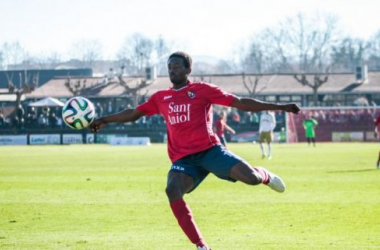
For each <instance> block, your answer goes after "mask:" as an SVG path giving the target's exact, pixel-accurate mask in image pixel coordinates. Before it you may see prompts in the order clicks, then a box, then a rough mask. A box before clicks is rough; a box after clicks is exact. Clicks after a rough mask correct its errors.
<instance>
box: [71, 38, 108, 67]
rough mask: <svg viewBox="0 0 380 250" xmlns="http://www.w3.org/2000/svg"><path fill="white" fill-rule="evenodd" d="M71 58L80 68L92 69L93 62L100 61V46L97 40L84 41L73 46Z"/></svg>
mask: <svg viewBox="0 0 380 250" xmlns="http://www.w3.org/2000/svg"><path fill="white" fill-rule="evenodd" d="M70 54H71V56H72V57H73V59H76V60H78V63H79V65H77V66H80V67H92V66H93V65H94V62H95V61H97V60H101V59H102V44H101V42H100V41H99V40H97V39H84V40H80V41H77V42H75V43H74V44H73V46H72V49H71V53H70Z"/></svg>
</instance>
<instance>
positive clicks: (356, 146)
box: [0, 143, 380, 250]
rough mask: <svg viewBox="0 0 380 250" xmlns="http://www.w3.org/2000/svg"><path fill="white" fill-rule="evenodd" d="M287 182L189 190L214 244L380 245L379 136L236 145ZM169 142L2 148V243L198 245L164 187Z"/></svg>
mask: <svg viewBox="0 0 380 250" xmlns="http://www.w3.org/2000/svg"><path fill="white" fill-rule="evenodd" d="M228 146H229V149H231V150H232V151H233V152H235V153H237V154H238V155H240V156H242V157H244V158H245V159H246V160H247V161H249V162H250V163H251V164H252V165H261V166H265V167H267V168H269V169H270V170H271V171H273V172H275V173H277V174H279V175H280V176H281V177H282V178H283V179H284V180H285V182H286V183H287V190H286V192H285V193H283V194H278V193H275V192H273V191H272V190H270V189H269V188H268V187H266V186H263V185H260V186H256V187H252V186H247V185H244V184H242V183H235V184H233V183H229V182H226V181H222V180H219V179H217V178H215V177H214V176H211V175H210V176H209V177H208V178H207V179H206V180H205V181H204V182H203V183H202V184H201V185H200V186H199V187H198V189H197V190H195V191H194V192H193V193H191V194H190V195H187V196H185V200H186V201H187V203H188V204H189V205H190V207H191V208H192V210H193V212H194V216H195V219H196V221H197V223H198V225H199V227H200V229H201V231H202V233H203V236H204V237H205V239H206V241H207V242H208V243H209V244H210V246H211V247H212V248H213V249H214V250H234V249H242V250H251V249H266V250H267V249H286V250H287V249H289V250H294V249H305V250H306V249H307V250H309V249H345V250H346V249H380V170H379V171H378V170H376V169H375V162H376V157H377V154H378V150H379V148H380V147H379V145H378V144H374V143H373V144H371V143H367V144H364V143H347V144H331V143H329V144H322V143H320V144H317V147H316V148H314V147H308V146H307V145H306V144H294V145H291V144H281V145H279V144H277V145H274V147H273V152H274V155H273V159H272V160H271V161H268V160H261V159H260V150H259V147H258V145H252V144H229V145H228ZM169 166H170V162H169V160H168V157H167V155H166V146H165V145H152V146H149V147H128V146H109V145H80V146H25V147H24V146H12V147H0V249H4V250H5V249H12V250H14V249H38V250H41V249H78V250H81V249H107V250H109V249H131V250H132V249H134V250H136V249H145V250H150V249H152V250H161V249H165V250H166V249H170V250H184V249H195V247H194V246H193V245H192V244H191V243H190V242H189V241H188V239H187V238H186V236H185V235H184V234H183V233H182V231H181V229H180V228H179V226H178V225H177V222H176V221H175V219H174V216H173V215H172V213H171V210H170V208H169V206H168V202H167V198H166V196H165V192H164V190H165V185H166V174H167V171H168V169H169Z"/></svg>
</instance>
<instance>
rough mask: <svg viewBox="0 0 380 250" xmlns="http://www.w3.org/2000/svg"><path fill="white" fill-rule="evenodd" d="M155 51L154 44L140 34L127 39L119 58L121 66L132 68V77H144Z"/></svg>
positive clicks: (118, 55) (130, 72)
mask: <svg viewBox="0 0 380 250" xmlns="http://www.w3.org/2000/svg"><path fill="white" fill-rule="evenodd" d="M153 50H154V42H153V41H152V40H151V39H149V38H147V37H145V36H143V35H142V34H140V33H135V34H133V35H131V36H129V37H127V38H126V39H125V41H124V44H123V45H122V47H121V49H120V50H119V52H118V54H117V57H118V60H119V61H120V62H121V65H123V66H124V67H127V66H128V65H129V64H130V65H131V66H132V67H131V68H130V71H129V72H128V73H129V74H130V75H142V74H143V73H144V69H145V67H147V66H149V64H150V62H151V60H152V56H153Z"/></svg>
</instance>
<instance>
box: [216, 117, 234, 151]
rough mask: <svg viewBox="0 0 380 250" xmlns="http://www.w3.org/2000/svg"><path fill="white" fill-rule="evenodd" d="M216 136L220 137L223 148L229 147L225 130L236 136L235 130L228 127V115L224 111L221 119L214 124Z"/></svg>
mask: <svg viewBox="0 0 380 250" xmlns="http://www.w3.org/2000/svg"><path fill="white" fill-rule="evenodd" d="M214 127H215V130H216V131H215V132H216V135H217V136H218V137H219V140H220V143H222V144H223V146H225V147H227V141H226V137H225V136H224V132H225V130H227V131H228V132H230V133H231V134H233V135H234V134H235V130H234V129H233V128H231V127H230V126H228V125H227V121H226V114H225V112H224V111H222V112H220V114H219V118H218V119H217V120H216V121H215V124H214Z"/></svg>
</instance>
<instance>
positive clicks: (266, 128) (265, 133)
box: [259, 111, 276, 160]
mask: <svg viewBox="0 0 380 250" xmlns="http://www.w3.org/2000/svg"><path fill="white" fill-rule="evenodd" d="M275 127H276V117H275V116H274V114H273V112H269V111H263V112H262V114H261V116H260V127H259V136H260V138H259V142H260V149H261V155H262V157H261V158H262V159H264V158H265V157H268V159H269V160H270V159H272V146H271V142H272V139H273V129H274V128H275ZM264 142H266V143H267V145H268V155H267V154H266V152H265V148H264Z"/></svg>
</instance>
